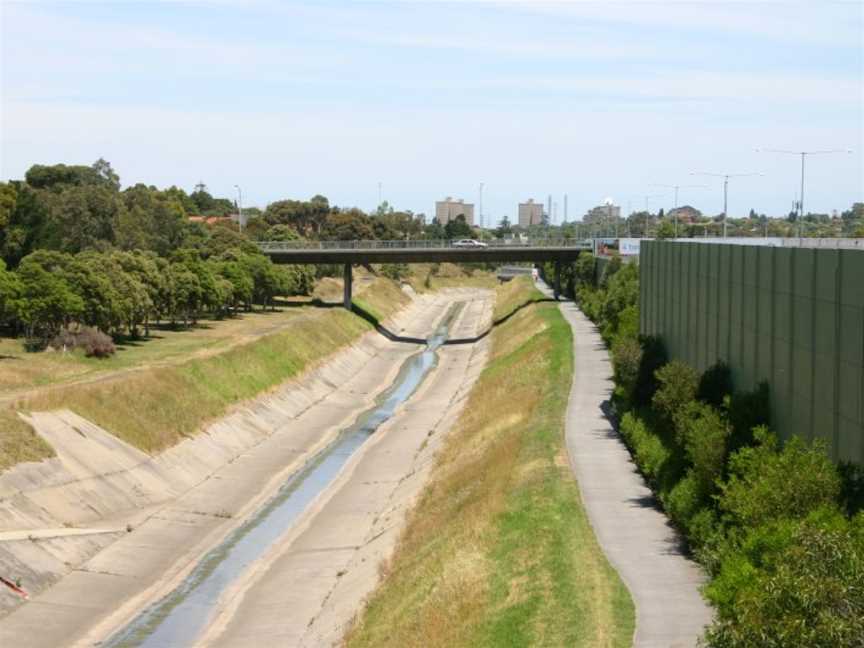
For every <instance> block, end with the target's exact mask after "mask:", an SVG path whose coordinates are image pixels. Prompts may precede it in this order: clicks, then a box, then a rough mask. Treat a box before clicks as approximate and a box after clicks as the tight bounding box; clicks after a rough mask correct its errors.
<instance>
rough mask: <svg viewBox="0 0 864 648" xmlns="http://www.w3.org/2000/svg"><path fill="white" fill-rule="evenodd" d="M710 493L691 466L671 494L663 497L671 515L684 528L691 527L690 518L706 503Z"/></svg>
mask: <svg viewBox="0 0 864 648" xmlns="http://www.w3.org/2000/svg"><path fill="white" fill-rule="evenodd" d="M707 496H708V493H707V491H706V490H705V487H704V484H702V482H701V480H700V479H699V478H698V477H697V476H696V475H695V474H694V473H693V469H692V468H691V469H690V470H689V471H687V474H686V475H685V476H684V479H682V480H681V481H679V482H678V483H677V484H675V486H673V487H672V490H671V491H669V494H668V495H667V496H665V497H664V498H663V500H664V502H663V504H664V506H665V507H666V512H667V513H669V517H671V518H672V520H673V521H675V523H676V524H678V525H680V526H681V527H683V528H684V529H687V528H689V526H690V519H691V518H692V517H694V516H695V515H696V513H698V512H699V510H700V509H702V508H703V506H704V505H705V501H706V499H707Z"/></svg>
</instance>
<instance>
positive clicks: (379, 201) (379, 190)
mask: <svg viewBox="0 0 864 648" xmlns="http://www.w3.org/2000/svg"><path fill="white" fill-rule="evenodd" d="M381 196H382V193H381V183H380V182H379V183H378V206H379V207H380V206H381V202H382V201H381Z"/></svg>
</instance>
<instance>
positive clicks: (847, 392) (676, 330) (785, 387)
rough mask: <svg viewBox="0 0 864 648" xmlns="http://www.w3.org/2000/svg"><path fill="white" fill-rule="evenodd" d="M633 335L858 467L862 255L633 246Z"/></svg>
mask: <svg viewBox="0 0 864 648" xmlns="http://www.w3.org/2000/svg"><path fill="white" fill-rule="evenodd" d="M639 263H640V275H641V279H640V290H641V295H640V313H641V321H640V328H641V332H642V333H643V334H647V335H656V336H659V337H661V338H662V339H663V341H664V342H665V344H666V347H667V350H668V352H669V357H670V358H677V359H680V360H683V361H685V362H687V363H688V364H691V365H692V366H694V367H695V368H697V369H699V370H700V371H703V370H705V369H706V368H707V367H709V366H711V365H712V364H714V363H715V362H717V361H718V360H723V361H725V362H726V363H727V364H728V365H729V367H730V369H731V370H732V378H733V381H734V384H735V387H736V389H741V390H749V389H753V388H754V387H756V385H757V384H758V383H759V382H761V381H763V380H764V381H766V382H767V383H768V384H769V386H770V388H771V400H772V414H773V416H772V419H773V422H772V428H774V430H775V431H776V432H777V433H778V434H779V435H780V436H781V437H782V438H787V437H789V436H790V435H792V434H797V435H799V436H801V437H803V438H805V439H814V438H822V439H824V440H825V441H826V442H827V443H828V446H829V448H830V451H831V454H832V456H833V457H834V458H835V459H838V460H847V461H855V462H858V463H862V464H864V251H859V250H825V249H806V248H779V247H767V246H756V245H754V246H748V245H724V244H709V243H688V242H666V241H644V242H643V243H642V247H641V252H640V260H639Z"/></svg>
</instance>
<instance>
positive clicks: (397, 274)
mask: <svg viewBox="0 0 864 648" xmlns="http://www.w3.org/2000/svg"><path fill="white" fill-rule="evenodd" d="M381 274H383V275H384V276H385V277H387V278H388V279H393V280H394V281H399V280H400V279H404V278H405V277H407V276H408V275H409V274H410V271H409V270H408V264H407V263H385V264H383V265H382V266H381Z"/></svg>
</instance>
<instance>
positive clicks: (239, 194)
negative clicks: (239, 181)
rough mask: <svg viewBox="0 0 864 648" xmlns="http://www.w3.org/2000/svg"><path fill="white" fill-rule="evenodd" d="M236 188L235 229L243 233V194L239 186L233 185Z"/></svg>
mask: <svg viewBox="0 0 864 648" xmlns="http://www.w3.org/2000/svg"><path fill="white" fill-rule="evenodd" d="M234 186H235V187H236V188H237V227H238V228H239V230H240V231H241V232H242V231H243V192H242V191H240V185H236V184H235V185H234Z"/></svg>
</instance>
